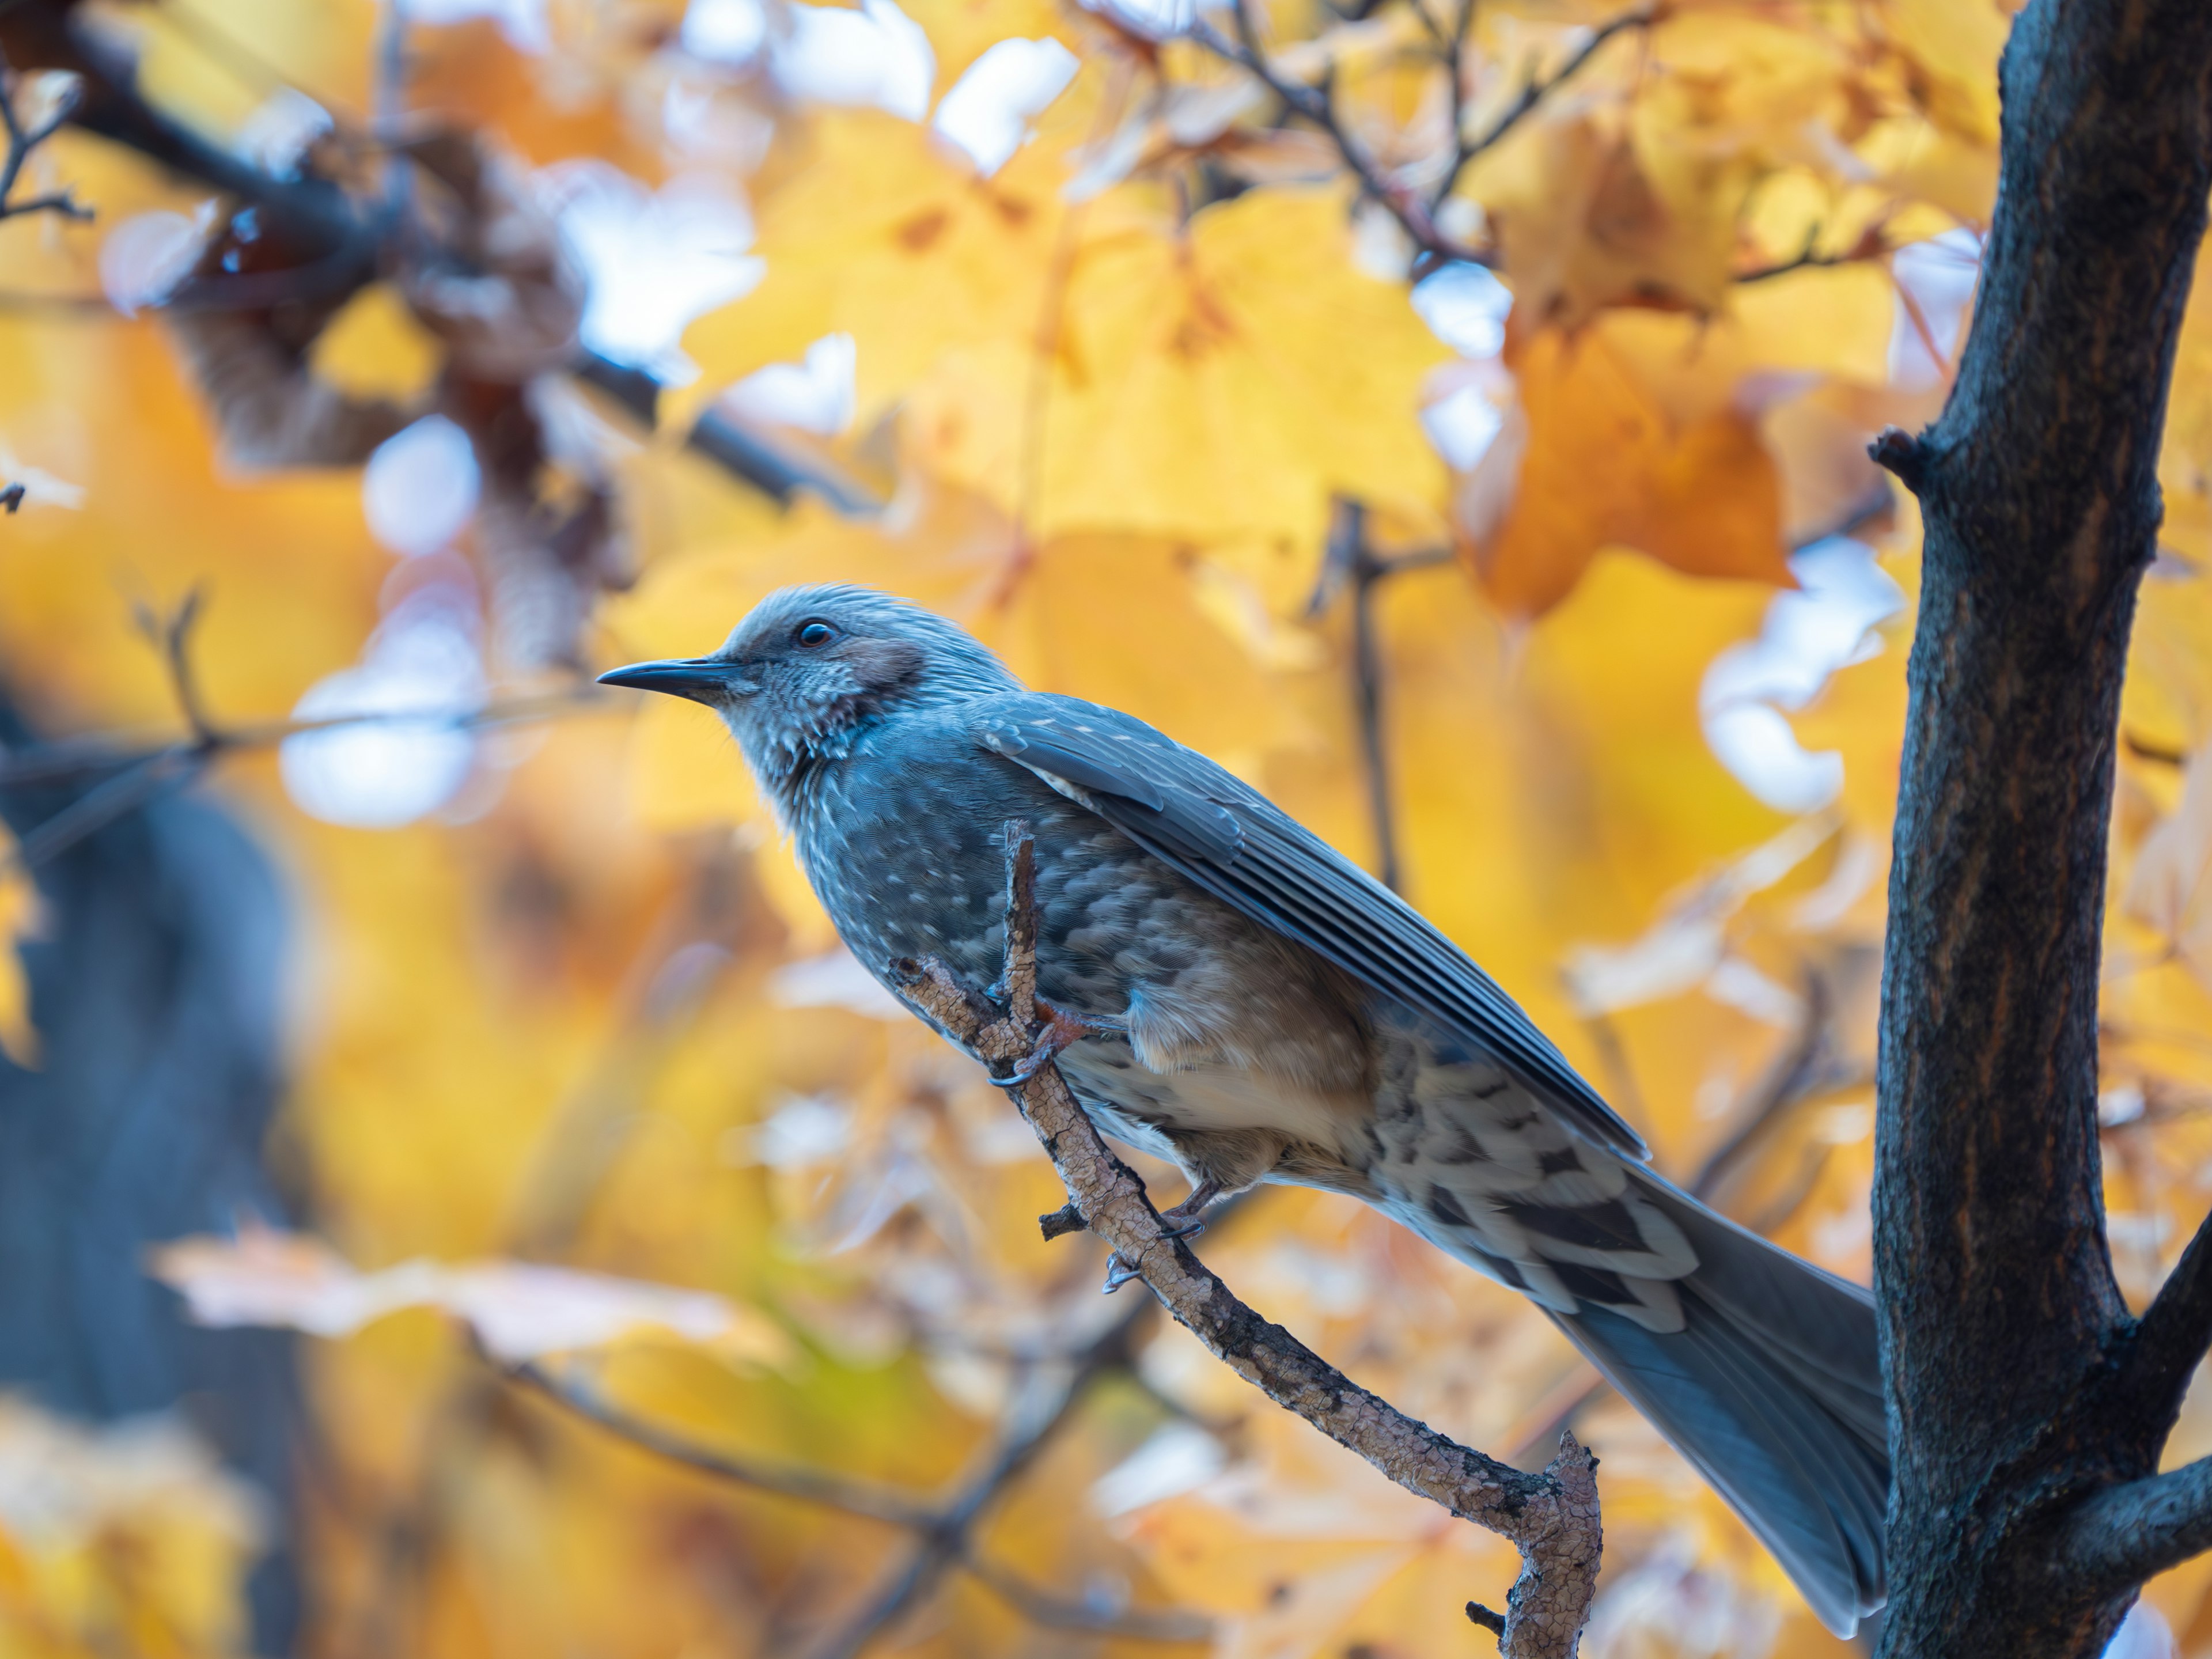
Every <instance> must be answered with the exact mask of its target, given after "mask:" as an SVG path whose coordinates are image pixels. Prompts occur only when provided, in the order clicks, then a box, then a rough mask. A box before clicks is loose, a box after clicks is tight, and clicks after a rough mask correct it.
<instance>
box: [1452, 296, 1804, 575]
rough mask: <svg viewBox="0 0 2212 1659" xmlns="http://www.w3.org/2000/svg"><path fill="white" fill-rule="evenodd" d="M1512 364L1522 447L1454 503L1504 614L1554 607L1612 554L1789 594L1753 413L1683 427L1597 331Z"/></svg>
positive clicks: (1499, 454)
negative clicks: (1639, 555) (1618, 549)
mask: <svg viewBox="0 0 2212 1659" xmlns="http://www.w3.org/2000/svg"><path fill="white" fill-rule="evenodd" d="M1514 355H1515V357H1516V362H1515V363H1514V368H1515V370H1516V375H1517V377H1518V380H1519V383H1520V397H1521V407H1520V411H1519V414H1520V422H1517V423H1514V426H1515V427H1516V428H1517V429H1515V430H1514V437H1515V439H1516V441H1507V440H1506V439H1504V438H1501V439H1500V441H1498V444H1496V445H1495V446H1494V447H1492V451H1491V453H1490V454H1489V455H1487V456H1486V457H1485V458H1484V459H1483V462H1482V464H1481V465H1480V466H1478V467H1477V468H1476V469H1475V470H1474V472H1473V473H1471V474H1470V475H1468V477H1467V478H1466V479H1464V480H1462V483H1461V485H1460V489H1459V492H1458V496H1457V500H1456V502H1455V513H1456V516H1457V519H1458V521H1459V527H1460V533H1461V538H1462V544H1463V546H1464V547H1465V549H1466V550H1467V553H1468V556H1469V558H1470V559H1471V560H1472V562H1473V564H1474V571H1475V574H1476V575H1477V576H1479V577H1480V579H1481V580H1482V584H1483V586H1485V587H1486V589H1488V590H1489V592H1490V595H1491V597H1492V599H1494V600H1495V601H1496V602H1497V603H1498V605H1500V606H1501V607H1502V608H1504V610H1506V611H1510V612H1513V613H1516V614H1518V615H1522V616H1535V615H1538V614H1541V612H1543V611H1547V610H1548V609H1550V608H1551V607H1552V606H1553V605H1556V604H1558V603H1559V600H1561V599H1564V598H1565V597H1566V595H1567V594H1568V593H1569V592H1571V590H1572V589H1573V587H1574V585H1575V583H1576V582H1577V580H1579V579H1580V578H1581V576H1582V574H1583V570H1584V568H1587V567H1588V565H1589V562H1590V560H1591V559H1592V558H1594V557H1595V556H1596V554H1597V552H1598V550H1599V549H1601V548H1602V547H1606V546H1608V545H1611V544H1625V545H1626V546H1630V547H1633V548H1636V549H1638V550H1641V551H1643V552H1644V553H1648V554H1650V556H1652V557H1653V558H1655V559H1657V560H1658V561H1660V562H1662V564H1667V565H1671V566H1672V567H1673V568H1675V569H1677V570H1680V571H1681V572H1683V573H1684V574H1688V575H1692V576H1721V577H1735V578H1745V579H1750V580H1758V581H1769V582H1772V583H1774V584H1776V585H1777V586H1790V585H1791V579H1790V567H1789V564H1788V562H1786V558H1785V550H1784V546H1783V543H1782V481H1781V476H1780V473H1779V472H1778V470H1777V468H1776V466H1775V465H1774V460H1773V458H1772V457H1771V456H1770V455H1769V454H1768V453H1767V452H1766V448H1765V445H1764V444H1763V443H1762V442H1761V441H1760V439H1759V428H1758V426H1757V424H1756V423H1755V422H1754V421H1753V419H1752V417H1751V416H1749V415H1747V414H1745V413H1742V412H1741V411H1739V410H1735V409H1732V408H1729V409H1723V410H1720V411H1718V412H1717V413H1714V414H1711V415H1708V416H1704V417H1702V418H1700V419H1698V420H1695V421H1692V422H1689V423H1687V424H1686V425H1682V426H1679V427H1678V426H1676V425H1675V424H1674V422H1671V421H1669V420H1668V417H1667V415H1666V412H1665V411H1664V410H1663V409H1662V407H1661V406H1660V404H1659V403H1658V402H1657V400H1656V398H1654V397H1653V396H1652V394H1651V392H1650V390H1649V389H1648V388H1647V387H1645V386H1644V385H1643V384H1642V383H1641V382H1640V381H1639V380H1638V379H1637V377H1636V376H1635V375H1634V374H1632V372H1631V371H1630V369H1629V368H1627V367H1626V365H1625V364H1624V363H1623V362H1621V360H1620V357H1619V356H1618V355H1616V354H1615V353H1614V352H1613V350H1612V349H1610V348H1609V347H1608V346H1607V343H1606V342H1605V340H1604V339H1603V338H1602V337H1601V336H1600V335H1598V334H1595V333H1591V334H1586V335H1583V336H1582V337H1578V338H1574V339H1570V338H1568V337H1566V336H1565V335H1562V334H1560V333H1559V332H1557V331H1546V332H1545V333H1542V334H1540V335H1538V336H1537V337H1535V338H1534V340H1532V341H1530V342H1529V343H1528V344H1527V345H1526V346H1524V347H1522V348H1521V349H1518V350H1517V351H1516V353H1515V354H1514ZM1524 432H1525V435H1522V433H1524Z"/></svg>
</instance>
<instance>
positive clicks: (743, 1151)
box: [722, 1095, 853, 1170]
mask: <svg viewBox="0 0 2212 1659" xmlns="http://www.w3.org/2000/svg"><path fill="white" fill-rule="evenodd" d="M852 1144H853V1113H852V1109H851V1108H850V1107H848V1106H847V1105H846V1104H845V1103H843V1102H842V1101H840V1100H838V1099H836V1097H833V1096H830V1095H799V1096H795V1097H793V1098H791V1099H790V1100H787V1101H786V1102H785V1103H783V1104H782V1105H781V1106H779V1107H778V1108H776V1109H775V1112H774V1114H773V1115H770V1116H769V1117H767V1118H764V1119H763V1120H762V1121H760V1122H758V1123H750V1124H745V1125H744V1126H742V1127H738V1128H734V1129H732V1130H731V1131H730V1132H729V1133H727V1134H726V1135H725V1136H724V1137H723V1146H722V1161H723V1162H724V1163H725V1164H734V1165H736V1166H738V1168H740V1169H742V1168H744V1167H745V1166H747V1165H749V1164H766V1165H767V1166H768V1167H769V1169H771V1170H804V1169H808V1168H811V1167H812V1166H813V1165H815V1164H828V1163H831V1162H833V1161H835V1160H836V1158H840V1157H842V1155H843V1154H844V1152H845V1149H846V1148H847V1147H848V1146H851V1145H852Z"/></svg>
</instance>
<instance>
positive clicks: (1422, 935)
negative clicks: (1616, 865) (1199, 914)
mask: <svg viewBox="0 0 2212 1659" xmlns="http://www.w3.org/2000/svg"><path fill="white" fill-rule="evenodd" d="M972 729H973V732H974V736H975V741H976V742H977V743H978V744H980V745H981V747H983V748H984V749H987V750H989V751H991V752H992V753H994V754H996V755H1000V756H1002V757H1005V758H1006V759H1007V760H1009V761H1012V762H1013V763H1016V764H1017V765H1019V766H1023V767H1025V768H1027V769H1029V770H1030V771H1031V772H1033V773H1035V774H1036V775H1037V776H1038V777H1040V778H1042V780H1043V781H1045V782H1046V783H1048V784H1049V785H1051V786H1052V787H1054V789H1056V790H1058V791H1059V792H1060V793H1061V794H1063V795H1066V796H1067V797H1068V798H1069V799H1072V800H1074V801H1076V802H1077V803H1079V805H1083V806H1085V807H1088V808H1089V809H1090V810H1091V811H1094V812H1096V813H1097V814H1098V816H1099V817H1102V818H1103V819H1105V820H1106V822H1107V823H1110V824H1112V825H1113V826H1114V827H1115V829H1119V830H1120V831H1121V833H1122V834H1123V835H1126V836H1128V837H1129V838H1130V839H1131V840H1132V841H1133V842H1137V844H1138V845H1139V846H1140V847H1142V848H1145V849H1146V851H1147V852H1149V853H1151V854H1152V855H1153V856H1154V857H1156V858H1158V859H1160V860H1164V862H1166V863H1168V864H1170V865H1172V866H1174V867H1175V868H1176V869H1177V870H1179V871H1181V872H1182V874H1183V875H1184V876H1186V877H1187V878H1189V879H1190V880H1191V881H1193V882H1194V883H1196V884H1198V885H1199V886H1200V887H1202V888H1204V889H1205V890H1206V891H1207V892H1209V893H1212V895H1213V896H1215V897H1216V898H1218V899H1220V900H1222V901H1223V902H1225V903H1227V904H1230V905H1231V906H1234V907H1235V908H1237V910H1239V911H1241V912H1242V913H1243V914H1244V915H1247V916H1249V917H1251V918H1252V919H1253V920H1254V921H1257V922H1260V923H1261V924H1262V925H1263V926H1265V927H1271V928H1273V929H1274V930H1275V931H1276V932H1277V933H1281V934H1283V935H1285V937H1286V938H1290V939H1296V940H1297V941H1298V942H1299V943H1300V944H1301V945H1305V946H1307V947H1308V948H1309V949H1310V950H1313V951H1318V952H1320V953H1321V955H1322V956H1323V957H1327V958H1328V960H1329V961H1331V962H1333V963H1335V964H1336V965H1337V966H1338V967H1340V968H1341V969H1344V970H1345V971H1346V973H1348V974H1351V975H1353V976H1355V977H1356V978H1358V979H1359V980H1361V981H1364V983H1366V984H1367V985H1369V986H1371V987H1373V988H1374V989H1376V991H1379V992H1381V993H1382V994H1384V995H1385V996H1389V997H1390V998H1393V999H1395V1000H1397V1001H1398V1002H1401V1003H1402V1004H1404V1005H1405V1006H1407V1007H1408V1008H1411V1009H1413V1010H1415V1011H1416V1012H1419V1013H1421V1014H1424V1015H1425V1016H1427V1017H1428V1018H1431V1019H1433V1020H1435V1021H1437V1023H1438V1024H1440V1025H1442V1026H1443V1029H1444V1030H1447V1031H1449V1032H1450V1033H1451V1034H1452V1035H1453V1036H1455V1037H1456V1038H1457V1039H1458V1040H1459V1041H1461V1042H1467V1043H1469V1044H1471V1045H1473V1046H1474V1047H1476V1048H1479V1049H1480V1051H1481V1052H1483V1053H1485V1054H1489V1055H1490V1056H1492V1058H1494V1059H1495V1060H1498V1061H1499V1062H1500V1063H1501V1064H1503V1065H1504V1066H1506V1068H1507V1069H1508V1070H1510V1071H1511V1072H1512V1073H1514V1074H1515V1075H1516V1076H1517V1077H1519V1078H1520V1079H1521V1080H1522V1082H1524V1083H1526V1084H1528V1085H1530V1086H1531V1087H1532V1088H1534V1090H1536V1091H1537V1092H1538V1093H1539V1094H1541V1096H1542V1097H1543V1098H1544V1099H1545V1100H1546V1101H1547V1103H1549V1104H1550V1105H1551V1106H1552V1107H1553V1109H1555V1110H1557V1111H1558V1112H1559V1114H1560V1115H1561V1116H1562V1117H1564V1118H1565V1120H1566V1121H1568V1122H1569V1123H1571V1125H1572V1126H1573V1127H1575V1128H1576V1129H1577V1131H1578V1132H1580V1133H1583V1134H1585V1135H1588V1136H1589V1137H1590V1138H1591V1139H1595V1140H1596V1141H1597V1142H1599V1143H1600V1144H1601V1145H1603V1146H1610V1147H1612V1148H1613V1150H1615V1151H1616V1152H1621V1153H1623V1154H1625V1155H1626V1156H1628V1157H1631V1158H1648V1157H1650V1152H1648V1151H1647V1150H1646V1149H1645V1147H1644V1142H1643V1139H1642V1138H1641V1137H1639V1136H1638V1134H1637V1133H1636V1131H1635V1130H1633V1129H1632V1128H1631V1127H1629V1126H1628V1125H1627V1124H1626V1122H1624V1121H1622V1120H1621V1118H1620V1115H1619V1114H1618V1113H1616V1112H1615V1111H1614V1110H1613V1109H1612V1108H1611V1107H1610V1106H1608V1105H1607V1104H1606V1103H1605V1102H1604V1101H1603V1100H1601V1099H1600V1098H1599V1097H1598V1094H1597V1091H1595V1090H1594V1089H1592V1088H1591V1087H1590V1086H1589V1084H1587V1083H1585V1082H1583V1079H1581V1078H1580V1077H1579V1076H1577V1074H1576V1073H1575V1069H1574V1067H1573V1066H1570V1065H1569V1064H1567V1060H1566V1056H1565V1055H1564V1054H1561V1053H1560V1052H1559V1050H1558V1049H1557V1048H1553V1046H1552V1042H1551V1040H1550V1039H1549V1038H1548V1037H1547V1036H1545V1035H1544V1034H1543V1033H1542V1032H1541V1031H1540V1030H1537V1029H1536V1026H1535V1024H1534V1021H1532V1020H1530V1019H1529V1018H1528V1015H1526V1014H1524V1013H1523V1012H1521V1009H1520V1008H1519V1006H1517V1005H1516V1003H1515V1002H1514V1000H1513V999H1512V998H1510V997H1509V996H1507V995H1506V994H1505V993H1504V991H1502V990H1500V989H1499V988H1498V986H1497V984H1496V983H1495V981H1492V979H1491V977H1490V976H1489V975H1487V974H1486V973H1484V972H1483V971H1482V969H1480V968H1478V967H1476V966H1475V965H1474V963H1473V962H1471V961H1469V960H1468V957H1467V954H1466V953H1465V952H1464V951H1462V950H1460V948H1459V947H1458V946H1457V945H1454V944H1453V943H1452V942H1451V941H1450V940H1449V939H1446V938H1445V937H1444V936H1443V934H1442V933H1438V932H1437V930H1436V928H1434V927H1431V925H1430V924H1429V922H1428V921H1427V920H1426V919H1425V918H1424V917H1423V916H1422V915H1421V914H1420V913H1419V911H1417V910H1415V909H1414V908H1413V907H1412V906H1411V905H1409V904H1407V902H1405V901H1404V900H1403V899H1401V898H1400V897H1399V896H1397V895H1396V894H1395V893H1393V892H1392V891H1391V890H1389V888H1387V887H1385V886H1383V884H1381V883H1380V882H1378V881H1376V879H1375V878H1373V877H1371V876H1370V875H1369V874H1368V873H1367V872H1365V871H1364V870H1362V869H1360V868H1359V867H1358V866H1357V865H1355V864H1353V863H1352V862H1351V861H1350V860H1347V859H1346V858H1344V857H1343V856H1342V855H1341V854H1339V853H1337V852H1336V851H1335V850H1334V849H1333V848H1330V847H1329V846H1328V844H1327V843H1325V842H1322V840H1321V838H1320V837H1319V836H1316V835H1314V834H1313V833H1312V832H1311V831H1310V830H1309V829H1305V828H1304V826H1303V825H1301V824H1299V823H1297V822H1296V821H1295V820H1294V819H1292V818H1291V817H1288V816H1287V815H1286V814H1285V813H1284V812H1282V811H1280V810H1279V809H1278V808H1277V807H1276V806H1275V805H1273V803H1272V802H1270V801H1268V800H1267V799H1266V798H1265V797H1264V796H1262V795H1261V794H1259V793H1257V792H1255V791H1254V790H1252V789H1250V788H1248V787H1246V786H1245V785H1244V784H1243V783H1241V782H1239V781H1237V778H1236V777H1234V776H1233V775H1231V774H1230V773H1228V772H1226V771H1225V770H1224V769H1222V768H1220V767H1219V766H1217V765H1216V764H1214V763H1213V762H1212V761H1210V760H1208V759H1206V757H1205V756H1203V755H1200V754H1198V753H1195V752H1194V751H1193V750H1188V749H1186V748H1184V747H1183V746H1182V744H1178V743H1176V742H1175V741H1174V740H1173V739H1172V738H1169V737H1167V736H1165V735H1164V734H1163V733H1161V732H1158V731H1156V730H1154V729H1153V728H1152V726H1147V725H1146V724H1145V723H1144V722H1143V721H1142V720H1138V719H1136V718H1135V717H1134V716H1133V715H1128V714H1120V713H1117V712H1116V711H1115V710H1113V709H1110V708H1100V707H1099V706H1098V705H1097V704H1095V703H1088V702H1078V701H1077V700H1076V699H1074V698H1073V697H1060V696H1049V695H1046V694H1043V693H1037V692H1026V693H1018V694H1011V695H1007V696H994V697H987V698H982V699H979V700H978V701H977V702H976V703H975V705H974V726H973V728H972Z"/></svg>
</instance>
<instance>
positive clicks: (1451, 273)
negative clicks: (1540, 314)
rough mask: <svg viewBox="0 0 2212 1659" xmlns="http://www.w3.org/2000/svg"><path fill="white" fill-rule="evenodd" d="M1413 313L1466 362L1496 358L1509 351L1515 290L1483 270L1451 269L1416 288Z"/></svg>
mask: <svg viewBox="0 0 2212 1659" xmlns="http://www.w3.org/2000/svg"><path fill="white" fill-rule="evenodd" d="M1413 309H1414V310H1415V311H1416V312H1418V313H1419V314H1420V319H1421V320H1422V321H1423V322H1425V323H1426V324H1427V325H1429V331H1430V332H1431V334H1434V335H1435V336H1436V337H1437V338H1438V339H1439V340H1442V341H1443V343H1445V344H1446V345H1448V346H1449V347H1450V348H1451V349H1453V350H1454V351H1456V352H1457V353H1459V355H1460V356H1462V357H1495V356H1497V355H1498V353H1499V352H1500V351H1501V350H1503V349H1504V346H1505V316H1506V313H1508V312H1510V311H1511V310H1512V309H1513V290H1512V289H1509V288H1507V287H1506V286H1505V284H1504V283H1501V282H1499V281H1498V278H1497V276H1496V275H1495V274H1493V273H1492V272H1491V271H1489V270H1485V269H1484V268H1483V267H1482V266H1480V265H1471V264H1449V265H1446V266H1444V267H1443V270H1436V271H1431V273H1430V274H1429V275H1428V276H1424V277H1423V278H1421V280H1420V281H1419V282H1418V283H1414V284H1413Z"/></svg>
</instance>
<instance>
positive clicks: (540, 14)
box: [400, 0, 553, 52]
mask: <svg viewBox="0 0 2212 1659" xmlns="http://www.w3.org/2000/svg"><path fill="white" fill-rule="evenodd" d="M400 9H401V10H403V11H404V12H405V13H406V14H407V15H408V17H409V19H410V21H414V22H417V23H428V24H430V25H431V26H433V27H451V26H452V25H453V24H455V23H466V22H469V21H472V20H474V19H476V18H478V17H489V18H490V19H491V20H492V21H494V22H495V23H497V24H498V25H499V27H500V30H501V33H504V34H505V35H506V36H507V40H508V42H509V43H510V44H512V45H513V46H518V47H520V49H521V50H523V51H524V52H549V51H550V50H551V49H552V46H553V35H552V32H551V31H550V29H549V28H548V27H546V23H545V0H401V5H400Z"/></svg>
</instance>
